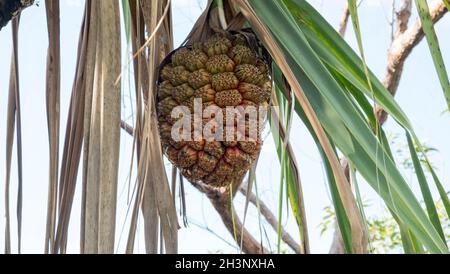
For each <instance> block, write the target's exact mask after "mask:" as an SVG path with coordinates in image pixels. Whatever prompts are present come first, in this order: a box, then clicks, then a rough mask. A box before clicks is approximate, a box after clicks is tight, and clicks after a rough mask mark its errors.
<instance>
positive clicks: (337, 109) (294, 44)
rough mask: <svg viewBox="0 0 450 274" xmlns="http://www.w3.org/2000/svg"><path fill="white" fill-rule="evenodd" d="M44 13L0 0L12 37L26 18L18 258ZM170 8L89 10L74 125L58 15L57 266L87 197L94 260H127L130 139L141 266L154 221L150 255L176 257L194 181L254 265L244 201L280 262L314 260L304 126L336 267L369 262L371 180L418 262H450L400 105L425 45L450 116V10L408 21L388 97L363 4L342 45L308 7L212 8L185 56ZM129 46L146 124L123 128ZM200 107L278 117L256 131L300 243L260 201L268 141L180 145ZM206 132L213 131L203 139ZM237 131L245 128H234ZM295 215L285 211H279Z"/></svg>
mask: <svg viewBox="0 0 450 274" xmlns="http://www.w3.org/2000/svg"><path fill="white" fill-rule="evenodd" d="M32 2H33V1H1V0H0V25H1V26H3V25H5V24H6V23H7V21H9V20H10V19H11V18H13V22H12V29H13V46H14V47H13V48H14V50H13V54H12V61H11V78H10V89H9V102H8V117H7V126H8V128H7V129H8V130H7V168H6V191H5V198H6V199H5V201H6V204H5V205H6V207H5V209H6V214H5V215H6V229H5V231H6V235H5V252H6V253H10V252H11V251H12V248H11V241H10V238H11V229H10V220H11V214H10V205H9V204H10V199H9V196H10V189H9V186H10V174H11V155H12V149H13V143H14V133H17V137H16V141H17V146H16V147H17V153H18V167H19V170H18V173H19V176H18V178H19V180H18V184H19V193H18V195H19V198H18V205H17V209H18V214H17V217H18V220H17V221H18V232H17V234H18V238H19V242H18V243H19V245H18V252H20V246H21V242H20V239H21V218H22V214H21V204H20V203H22V199H21V198H20V195H21V185H22V181H21V180H22V179H21V174H22V172H26V170H22V169H21V149H22V148H21V117H20V111H21V110H20V89H19V87H20V85H19V84H20V78H19V70H18V51H17V49H18V40H17V34H18V32H19V15H20V12H21V11H22V9H24V8H25V7H28V6H30V4H32ZM171 4H172V2H171V1H170V0H158V1H150V0H129V1H126V0H125V1H116V0H114V1H112V0H111V1H93V0H86V1H85V13H84V16H83V23H82V28H81V31H80V36H79V44H78V53H77V63H76V73H75V76H74V82H73V89H72V94H71V101H70V107H69V109H68V110H65V109H61V110H60V78H61V68H60V59H61V56H60V55H61V50H60V47H61V45H60V32H61V30H60V21H59V18H60V7H59V1H58V0H46V1H45V9H46V12H47V23H48V24H47V26H48V39H49V47H48V62H47V79H46V80H47V86H46V98H47V100H46V105H47V117H48V119H47V122H48V136H49V156H50V158H49V159H50V161H49V185H48V201H47V203H48V206H47V209H48V211H47V227H46V235H45V252H46V253H66V251H67V243H68V241H70V239H69V238H68V229H69V223H70V220H71V218H74V217H75V216H71V212H72V205H73V203H74V193H75V189H76V188H77V187H80V188H81V189H82V191H81V193H82V198H81V216H80V225H81V227H80V231H81V235H80V252H81V253H114V252H115V251H116V249H115V237H116V234H117V232H116V215H117V212H116V211H117V184H118V182H117V181H118V165H119V159H120V157H123V156H121V155H120V153H119V151H120V132H121V130H124V131H126V132H127V133H129V135H130V138H133V152H132V154H133V155H132V156H133V157H131V158H132V160H131V162H130V163H129V164H130V166H131V167H130V170H135V172H136V174H137V176H136V180H135V184H134V191H133V203H132V207H131V211H130V219H131V220H130V225H129V227H128V234H127V235H128V238H127V244H126V250H125V252H126V253H133V252H134V251H135V242H136V237H137V226H138V221H139V218H140V216H142V219H143V221H144V232H143V234H144V237H145V248H146V251H147V252H148V253H158V252H166V253H177V252H178V230H179V228H180V225H179V220H178V216H177V206H176V202H175V199H174V197H175V195H176V192H177V189H179V188H180V189H182V191H184V190H183V184H184V182H183V180H184V179H187V180H188V181H189V182H190V183H191V184H192V185H193V186H194V187H195V188H196V189H197V190H198V191H200V192H202V193H204V194H205V195H206V196H207V197H208V198H209V200H210V201H211V205H212V206H213V207H214V208H215V209H216V210H217V212H218V213H219V215H220V216H221V218H222V220H223V223H224V225H225V226H226V228H227V229H228V230H229V232H230V233H231V234H232V235H233V237H234V239H235V240H236V243H237V244H238V245H239V246H240V247H241V249H242V251H243V252H245V253H268V252H269V251H268V249H267V248H266V247H265V246H263V245H262V243H260V242H259V241H258V240H256V239H255V237H254V236H252V235H251V233H249V232H248V231H247V230H246V229H245V225H244V221H242V220H240V219H239V216H238V214H236V211H235V208H234V206H233V199H234V197H235V196H236V195H237V194H238V193H239V192H240V193H242V194H244V195H245V197H246V204H245V210H247V209H248V207H249V206H250V204H254V205H256V206H257V207H258V209H259V210H260V212H261V214H262V216H263V217H264V218H266V219H267V221H268V222H269V224H270V225H271V226H272V227H273V228H274V229H275V231H276V232H277V234H278V252H280V243H281V242H282V241H283V242H285V243H286V244H287V245H288V246H289V247H290V248H291V249H292V250H293V251H294V252H295V253H302V254H304V253H310V247H309V236H308V226H307V220H308V218H307V216H306V213H305V199H304V194H303V190H302V181H301V177H300V169H301V167H300V166H299V165H298V163H297V161H296V157H295V156H296V155H295V154H294V149H293V145H292V144H291V141H290V140H292V138H295V136H292V135H291V128H292V127H293V126H295V122H294V120H295V119H294V117H296V118H299V120H300V121H301V122H302V123H303V124H304V125H305V126H306V128H307V129H308V130H309V133H310V134H311V136H312V138H313V139H314V140H315V142H316V145H317V148H318V150H319V151H320V154H321V157H322V161H323V165H324V167H325V170H326V175H327V182H328V188H329V191H330V193H331V196H332V200H333V206H334V211H335V212H336V223H337V226H336V233H335V239H334V243H333V247H332V249H331V252H333V253H344V252H345V253H367V252H368V239H369V237H368V232H367V227H366V224H365V223H366V219H365V215H364V207H363V205H362V201H361V198H360V197H361V195H360V193H359V189H358V187H357V183H356V178H357V176H358V177H361V178H363V181H364V183H367V184H368V185H370V186H371V187H372V188H373V189H374V190H375V191H376V193H377V194H378V195H379V197H380V198H381V199H382V200H383V202H384V203H385V205H386V206H387V208H388V210H389V212H390V214H392V216H393V217H394V219H395V221H396V223H397V224H398V226H399V229H400V234H401V240H402V244H403V249H404V251H405V252H407V253H448V247H447V242H448V240H449V239H447V238H446V236H445V233H444V232H443V228H442V225H441V220H440V219H439V216H438V214H437V209H436V206H435V201H434V200H433V196H432V194H431V192H432V188H436V189H437V192H438V193H439V197H440V200H441V201H442V203H443V205H444V208H445V210H446V213H447V214H448V215H450V201H449V199H448V195H447V192H446V189H445V187H444V185H443V184H442V183H441V179H440V178H439V177H438V176H437V174H436V172H435V171H434V169H433V166H432V165H431V163H430V161H429V160H428V158H427V155H426V151H425V149H424V147H423V145H422V143H421V140H420V139H419V138H418V136H417V134H416V133H415V131H414V127H413V124H411V122H410V119H409V118H408V117H407V116H406V114H405V113H404V111H403V110H402V109H401V108H400V106H399V105H398V104H397V102H396V101H395V100H394V96H393V95H395V93H396V91H397V88H398V86H399V81H400V78H401V75H402V70H403V64H404V61H405V59H406V58H407V57H408V55H409V54H410V53H411V51H412V50H413V48H414V47H415V46H416V45H417V44H418V43H419V42H420V41H421V40H422V39H423V38H424V37H426V40H427V42H428V47H429V49H430V53H431V55H430V56H431V58H432V59H433V62H434V64H435V68H436V72H437V74H438V76H439V80H440V83H441V86H442V90H443V94H444V96H443V98H444V99H445V100H446V101H447V103H448V105H450V85H449V80H448V74H447V71H446V69H445V65H444V61H443V58H442V55H441V53H440V49H439V42H438V38H437V36H436V34H435V31H434V23H436V22H437V21H439V20H440V19H441V18H442V17H443V16H444V15H445V13H446V12H447V11H448V8H449V3H448V1H447V0H443V1H441V0H436V1H433V2H432V3H431V4H430V5H429V4H428V3H427V1H425V0H416V1H415V6H416V7H417V10H418V14H419V17H420V18H419V21H418V22H417V23H416V24H415V25H412V26H409V25H408V21H409V20H410V17H411V11H412V7H413V3H412V1H411V0H403V2H402V6H401V7H400V10H399V12H398V13H397V18H396V31H395V35H394V39H393V42H392V46H391V49H390V51H389V57H388V58H389V62H388V72H387V75H386V78H385V80H384V82H381V81H380V80H379V79H377V77H376V76H375V75H374V74H373V73H372V72H371V70H370V69H369V67H368V66H367V64H366V61H365V55H364V48H363V38H362V35H361V31H360V27H359V18H358V10H357V3H356V1H355V0H348V5H347V8H346V10H345V13H344V17H343V20H342V25H341V29H340V33H339V32H337V31H335V30H334V28H333V27H332V26H331V25H330V24H329V23H328V22H327V21H326V20H325V19H324V18H323V17H322V15H321V14H320V13H319V12H318V11H317V10H316V9H314V8H313V6H311V5H310V4H309V3H308V1H304V0H280V1H269V0H268V1H259V0H229V1H226V0H214V1H213V0H211V1H208V5H207V7H206V9H205V11H204V13H203V14H202V15H201V17H199V18H198V20H197V22H196V23H195V25H194V27H193V29H192V31H191V33H190V34H189V35H188V37H187V38H186V41H185V42H184V43H183V45H182V46H181V48H179V49H174V45H173V29H172V20H171V16H172V13H171ZM121 10H122V14H123V16H121ZM23 16H26V14H24V15H23ZM348 23H351V24H352V25H353V29H354V31H355V36H356V38H357V42H358V46H359V47H358V49H359V52H355V51H354V50H353V49H352V48H351V47H350V46H349V45H348V44H347V43H346V41H345V40H344V39H343V37H342V36H343V35H344V33H345V30H346V26H347V24H348ZM122 26H123V27H124V31H123V29H122ZM121 32H122V33H123V34H122V35H124V37H126V39H125V40H126V43H129V45H130V46H131V49H132V54H131V56H129V57H130V60H131V61H130V64H128V65H129V66H130V67H132V79H133V81H134V83H133V85H132V86H133V92H134V97H133V98H134V100H135V102H134V109H133V111H134V113H135V117H136V119H135V121H134V122H135V123H134V124H133V125H130V124H127V123H126V122H125V121H121V115H120V113H121V99H122V96H121V90H122V88H121V84H122V78H123V77H122V75H121V68H122V65H123V64H122V62H121V52H122V48H123V47H124V46H126V45H123V41H124V40H123V39H121ZM195 99H202V101H201V103H200V106H201V107H205V106H206V107H211V106H213V107H216V108H215V112H214V113H215V115H216V116H215V117H216V118H217V114H218V112H222V111H223V110H224V109H225V108H227V107H237V106H241V107H242V109H243V110H244V111H245V109H246V108H248V107H255V106H256V107H259V106H265V107H266V108H267V110H268V111H267V112H266V113H264V114H262V115H261V116H262V117H259V119H258V120H257V121H256V127H257V128H263V126H264V125H266V128H267V129H268V130H270V132H271V134H272V137H273V139H274V140H275V146H276V153H277V157H278V159H279V163H280V166H281V176H280V177H281V180H280V182H279V185H280V193H284V192H285V193H286V197H285V199H287V201H288V202H289V206H290V208H291V213H290V214H291V215H292V216H293V218H294V219H295V221H296V224H297V226H298V233H297V234H296V235H298V236H297V237H292V236H291V235H290V234H289V233H288V232H287V231H285V230H284V229H283V227H282V225H281V220H277V218H276V217H275V216H274V214H273V213H272V212H271V210H270V209H269V208H268V207H267V206H266V205H265V204H264V202H263V201H261V200H260V199H259V197H258V196H257V195H255V194H254V189H255V187H256V185H255V182H256V180H255V177H256V174H255V172H256V167H257V165H258V159H259V152H260V149H261V146H262V145H263V142H262V139H261V136H260V135H256V138H254V139H250V140H245V138H244V140H237V141H236V140H234V139H233V140H227V139H225V140H207V138H206V137H204V136H203V137H199V138H198V139H195V140H176V139H175V138H174V135H173V128H174V126H175V124H176V122H177V121H178V120H177V118H179V117H175V118H174V116H173V115H172V116H171V114H173V112H174V110H175V109H179V107H183V108H182V109H185V110H186V109H187V110H192V109H194V108H195V103H194V100H195ZM436 100H442V98H436ZM269 106H270V107H269ZM61 111H66V112H68V119H67V122H66V130H65V137H64V139H63V144H64V145H63V150H62V151H61V152H60V150H59V144H60V137H61V136H60V135H61V133H60V112H61ZM388 116H391V117H392V119H393V120H394V121H395V123H396V124H397V126H398V127H400V128H402V129H403V130H404V139H405V142H407V143H408V145H409V157H410V159H411V161H412V163H413V167H414V170H415V173H416V175H417V181H418V182H419V185H420V190H421V195H417V194H416V193H414V192H413V191H412V190H411V187H410V186H409V184H408V180H407V178H405V177H404V176H403V175H402V173H401V172H400V170H399V167H398V166H397V164H396V161H395V154H394V153H393V151H392V149H391V146H390V144H389V142H388V140H387V137H386V134H385V131H384V129H383V124H384V123H385V121H386V119H387V117H388ZM202 118H204V117H200V124H201V125H200V126H205V124H206V123H205V121H204V119H202ZM194 120H195V118H194ZM219 120H223V118H220V119H219ZM243 120H244V123H243V125H244V132H240V131H239V130H237V134H235V135H239V134H241V135H243V136H244V137H246V135H247V134H246V130H247V128H248V127H249V126H250V125H249V124H246V122H248V121H247V120H246V118H245V115H244V118H243ZM216 121H218V119H216ZM206 122H210V120H208V121H206ZM188 124H189V125H190V124H191V120H190V121H189V122H188ZM219 124H220V123H219ZM235 125H236V123H235V121H234V120H233V121H232V127H233V128H234V127H235ZM216 127H217V128H218V127H219V125H218V124H215V127H214V130H213V131H214V133H217V131H218V130H217V128H216ZM156 129H158V130H156ZM224 131H226V130H224ZM222 133H223V132H222ZM188 135H189V138H191V137H192V135H191V134H188ZM235 135H233V137H236V136H235ZM247 137H248V136H247ZM60 153H61V158H60V157H59V155H60ZM165 156H167V158H168V160H170V162H171V163H173V170H172V172H171V174H170V176H168V174H167V173H166V168H165V159H166V158H165ZM419 159H420V160H419ZM79 170H80V171H79ZM425 171H429V172H430V173H431V174H432V182H429V181H428V180H427V177H426V176H425V175H424V172H425ZM181 196H182V198H183V199H185V197H184V195H181ZM282 199H284V198H283V195H281V198H280V200H282ZM422 200H423V201H424V205H425V206H423V204H422V203H421V202H420V201H422ZM183 204H184V202H182V203H181V206H180V208H183V206H182V205H183ZM282 204H283V201H280V207H281V206H282ZM140 213H142V215H140ZM244 219H245V217H244Z"/></svg>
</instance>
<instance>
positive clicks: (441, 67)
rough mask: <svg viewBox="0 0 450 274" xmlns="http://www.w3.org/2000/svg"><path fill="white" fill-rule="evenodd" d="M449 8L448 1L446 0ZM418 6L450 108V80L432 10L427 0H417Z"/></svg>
mask: <svg viewBox="0 0 450 274" xmlns="http://www.w3.org/2000/svg"><path fill="white" fill-rule="evenodd" d="M444 3H445V5H446V7H447V9H448V6H449V4H448V2H447V1H444ZM416 7H417V11H418V13H419V17H420V21H421V22H422V29H423V32H424V33H425V35H426V37H427V42H428V47H429V49H430V51H431V56H432V57H433V62H434V67H435V68H436V71H437V74H438V76H439V80H440V82H441V86H442V89H443V90H444V96H445V99H446V100H447V105H448V108H449V109H450V82H449V79H448V74H447V71H446V69H445V64H444V60H443V59H442V54H441V49H440V48H439V40H438V38H437V36H436V32H435V31H434V24H433V22H432V20H431V16H430V10H429V9H428V4H427V1H426V0H416Z"/></svg>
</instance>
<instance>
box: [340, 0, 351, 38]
mask: <svg viewBox="0 0 450 274" xmlns="http://www.w3.org/2000/svg"><path fill="white" fill-rule="evenodd" d="M349 18H350V10H349V9H348V3H345V7H344V12H343V13H342V19H341V23H340V24H339V34H340V35H341V36H342V37H344V36H345V32H346V31H347V25H348V19H349Z"/></svg>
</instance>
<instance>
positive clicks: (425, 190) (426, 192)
mask: <svg viewBox="0 0 450 274" xmlns="http://www.w3.org/2000/svg"><path fill="white" fill-rule="evenodd" d="M406 137H407V140H408V147H409V152H410V154H411V158H412V161H413V165H414V170H415V171H416V175H417V180H418V182H419V186H420V190H421V191H422V196H423V200H424V202H425V205H426V208H427V211H428V217H429V218H430V221H431V222H432V223H433V225H434V227H435V228H436V230H437V232H438V233H439V235H441V237H442V240H443V241H444V243H445V236H444V231H443V230H442V225H441V222H440V220H439V217H438V212H437V209H436V206H435V203H434V200H433V196H432V195H431V191H430V188H429V186H428V182H427V179H426V178H425V173H424V172H423V169H422V166H421V164H420V160H419V157H417V153H416V149H415V147H414V143H413V141H412V138H411V135H409V133H406Z"/></svg>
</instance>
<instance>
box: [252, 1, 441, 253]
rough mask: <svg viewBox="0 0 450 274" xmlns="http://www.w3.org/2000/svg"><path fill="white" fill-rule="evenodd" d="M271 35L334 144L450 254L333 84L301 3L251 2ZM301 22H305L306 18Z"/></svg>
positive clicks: (426, 239) (421, 234)
mask: <svg viewBox="0 0 450 274" xmlns="http://www.w3.org/2000/svg"><path fill="white" fill-rule="evenodd" d="M250 3H251V5H252V7H253V9H255V11H256V12H257V14H258V16H259V17H260V19H261V20H262V21H263V22H264V24H265V25H266V26H267V28H268V29H269V30H270V31H271V34H272V36H273V38H274V40H275V41H276V42H277V45H278V46H279V47H280V49H281V50H282V51H283V52H284V55H285V56H286V61H287V63H288V65H289V67H290V68H291V69H292V71H293V72H294V74H295V75H296V77H297V80H298V82H299V83H300V84H301V86H302V89H303V90H304V92H305V95H306V96H307V98H308V100H309V102H310V103H311V105H312V107H313V109H314V111H315V112H316V114H317V116H318V118H319V120H320V121H321V123H322V126H323V127H324V129H325V130H326V132H327V133H328V135H329V136H330V138H331V140H332V141H333V142H334V144H335V145H336V146H337V147H338V148H339V149H340V151H341V152H342V153H343V154H344V155H345V156H346V158H347V159H349V161H350V162H351V163H352V164H353V166H355V168H357V170H358V171H359V172H360V173H361V175H362V176H363V177H364V178H365V179H366V181H367V182H368V183H369V184H370V185H371V186H372V187H373V188H374V189H375V190H376V191H377V192H378V193H379V195H380V196H381V197H382V198H383V200H384V201H385V202H386V204H387V205H388V207H389V208H390V209H392V210H393V211H394V212H395V213H396V214H398V216H399V218H400V219H401V220H402V221H403V222H404V223H405V224H406V225H407V227H408V228H409V229H411V231H413V233H414V234H415V235H416V236H417V238H418V240H419V241H420V242H421V243H423V244H424V245H425V246H426V247H427V248H428V249H429V250H430V251H431V252H436V253H447V252H448V250H447V247H446V246H445V244H444V243H443V242H442V239H441V238H440V236H439V234H438V233H437V231H436V230H435V228H434V226H433V225H432V224H431V222H430V221H429V220H428V218H427V216H426V214H425V212H424V211H423V209H422V208H421V206H420V203H419V202H418V200H417V198H416V197H415V195H414V193H413V192H412V191H411V189H410V188H409V186H408V184H407V183H406V181H405V180H404V178H403V177H402V176H401V174H400V172H399V170H398V169H397V167H396V166H395V163H394V162H393V161H392V159H391V158H390V156H389V155H388V154H387V153H386V151H385V150H384V149H383V147H382V146H381V145H380V143H379V142H378V141H377V139H376V136H374V134H373V132H372V131H371V129H370V128H369V126H368V123H367V121H366V120H365V119H364V118H363V117H362V116H361V115H360V113H359V111H358V109H357V107H356V106H355V105H354V101H352V100H350V99H349V98H348V96H346V95H345V94H346V91H345V90H343V89H342V88H341V86H340V85H339V83H338V82H337V81H336V80H335V79H334V78H333V75H332V74H331V73H330V72H329V71H328V69H327V67H326V66H325V65H324V63H323V62H322V61H321V59H320V57H319V56H318V55H317V53H316V52H315V48H314V49H313V47H311V45H310V44H309V43H308V40H307V39H306V37H305V35H304V33H303V31H302V28H301V27H300V25H299V24H298V20H296V19H299V17H298V16H293V14H297V15H298V14H299V7H298V3H305V1H300V0H292V1H255V0H253V1H250ZM300 19H301V17H300Z"/></svg>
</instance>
